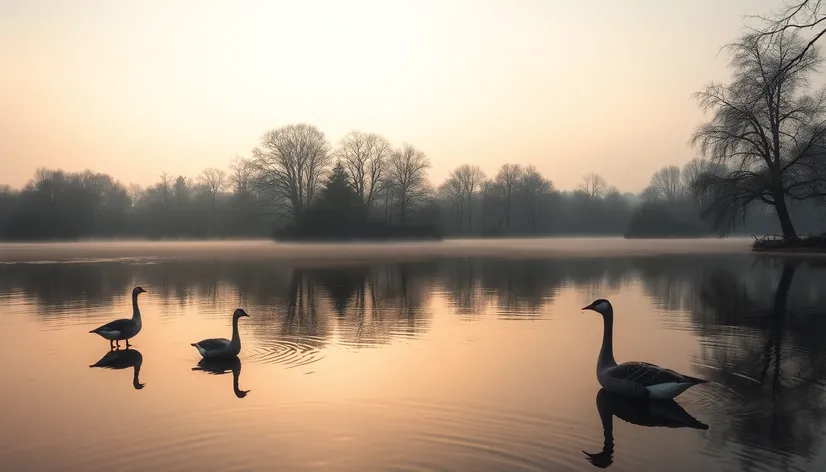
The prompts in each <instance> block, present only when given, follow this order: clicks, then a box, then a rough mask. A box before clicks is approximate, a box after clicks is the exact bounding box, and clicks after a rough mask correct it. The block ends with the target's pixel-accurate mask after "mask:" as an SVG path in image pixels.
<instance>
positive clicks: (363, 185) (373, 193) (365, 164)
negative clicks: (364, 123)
mask: <svg viewBox="0 0 826 472" xmlns="http://www.w3.org/2000/svg"><path fill="white" fill-rule="evenodd" d="M335 154H336V157H338V158H339V159H340V160H341V161H342V162H343V163H344V168H345V170H346V171H347V174H348V177H349V178H350V184H351V185H352V186H353V189H354V190H355V191H356V193H357V194H358V195H359V197H361V200H362V201H363V202H364V206H365V208H366V209H367V211H368V212H369V211H370V210H371V209H372V208H373V203H374V202H375V200H376V199H377V198H378V194H379V191H380V186H381V183H382V182H383V181H384V174H385V167H386V163H387V160H388V159H389V158H390V156H391V155H392V154H393V146H391V145H390V142H389V141H387V140H386V139H384V138H383V137H381V136H379V135H378V134H375V133H363V132H361V131H351V132H349V133H347V134H346V135H345V136H344V137H343V138H341V141H340V142H339V147H338V149H337V150H336V153H335Z"/></svg>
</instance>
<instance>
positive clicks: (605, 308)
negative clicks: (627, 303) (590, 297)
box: [582, 298, 614, 316]
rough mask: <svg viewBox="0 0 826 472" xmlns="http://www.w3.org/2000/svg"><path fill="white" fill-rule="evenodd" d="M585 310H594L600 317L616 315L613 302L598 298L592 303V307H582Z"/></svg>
mask: <svg viewBox="0 0 826 472" xmlns="http://www.w3.org/2000/svg"><path fill="white" fill-rule="evenodd" d="M582 309H583V310H592V311H595V312H597V313H599V314H600V315H603V316H605V315H611V314H613V313H614V308H613V307H612V306H611V302H609V301H608V300H606V299H604V298H598V299H596V300H594V301H593V302H591V304H590V305H588V306H585V307H582Z"/></svg>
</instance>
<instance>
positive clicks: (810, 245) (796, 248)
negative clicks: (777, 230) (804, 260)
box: [751, 234, 826, 254]
mask: <svg viewBox="0 0 826 472" xmlns="http://www.w3.org/2000/svg"><path fill="white" fill-rule="evenodd" d="M752 238H754V242H753V243H752V245H751V250H752V251H753V252H763V253H767V252H768V253H779V254H826V234H819V235H809V236H804V237H802V238H796V239H793V240H791V241H789V242H786V241H783V239H780V238H778V237H776V235H765V236H763V237H762V238H757V237H756V236H752Z"/></svg>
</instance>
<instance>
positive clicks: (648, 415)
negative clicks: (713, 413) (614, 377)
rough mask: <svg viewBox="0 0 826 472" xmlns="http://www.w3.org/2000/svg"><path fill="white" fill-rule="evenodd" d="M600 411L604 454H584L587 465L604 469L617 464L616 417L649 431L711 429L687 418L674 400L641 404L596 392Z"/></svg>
mask: <svg viewBox="0 0 826 472" xmlns="http://www.w3.org/2000/svg"><path fill="white" fill-rule="evenodd" d="M597 411H598V412H599V419H600V420H601V421H602V429H603V433H604V437H605V443H604V445H603V447H602V452H598V453H595V454H592V453H588V452H585V451H582V452H583V453H584V454H585V455H586V456H587V459H588V462H590V463H591V464H592V465H593V466H594V467H599V468H602V469H604V468H606V467H609V466H610V465H611V464H613V463H614V434H613V432H614V416H616V417H617V418H619V419H621V420H624V421H626V422H628V423H632V424H635V425H638V426H646V427H649V428H656V427H661V428H692V429H702V430H706V429H708V425H706V424H704V423H702V422H700V421H698V420H697V419H696V418H694V417H693V416H691V415H690V414H688V412H686V411H685V410H684V409H683V407H681V406H680V405H679V404H678V403H677V402H675V401H674V400H641V399H636V398H630V397H625V396H622V395H618V394H615V393H611V392H609V391H608V390H605V389H600V391H599V392H597Z"/></svg>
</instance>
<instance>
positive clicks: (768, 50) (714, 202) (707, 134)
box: [691, 33, 826, 240]
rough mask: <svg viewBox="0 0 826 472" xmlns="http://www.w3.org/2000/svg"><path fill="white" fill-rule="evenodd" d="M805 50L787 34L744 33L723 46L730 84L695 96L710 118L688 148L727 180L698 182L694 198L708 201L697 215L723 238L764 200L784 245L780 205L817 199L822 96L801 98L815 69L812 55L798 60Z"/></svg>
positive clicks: (824, 119)
mask: <svg viewBox="0 0 826 472" xmlns="http://www.w3.org/2000/svg"><path fill="white" fill-rule="evenodd" d="M805 47H806V46H805V45H804V44H802V42H801V40H800V39H799V38H798V37H797V36H796V35H795V34H793V33H778V34H777V35H775V36H771V37H767V36H763V35H761V34H757V33H750V34H746V35H744V36H743V37H741V38H740V39H739V40H738V41H736V42H734V43H732V44H730V45H728V46H727V49H728V50H729V52H730V53H731V67H732V69H734V74H733V80H732V83H731V84H729V85H722V84H714V83H712V84H710V85H708V86H707V87H706V88H705V90H703V91H701V92H698V93H696V94H695V96H696V98H697V99H698V102H699V104H700V106H701V107H702V108H703V109H705V110H711V111H712V113H713V116H712V119H711V120H710V121H709V122H707V123H704V124H703V125H701V126H700V127H699V128H698V129H697V130H696V131H695V133H694V134H693V136H692V138H691V143H692V144H693V145H695V146H698V147H699V148H700V150H701V151H702V153H703V154H704V155H705V156H707V157H708V158H709V159H710V160H711V161H712V162H715V163H718V164H725V165H726V166H727V167H729V168H730V169H731V172H730V173H729V174H727V175H725V176H718V175H714V174H710V173H706V174H704V175H703V176H702V177H701V178H699V179H698V181H697V183H696V191H699V192H702V193H704V194H706V195H709V198H708V200H707V205H706V206H705V208H704V211H703V215H704V216H705V217H708V218H710V219H712V222H713V223H714V225H715V227H717V228H718V230H720V231H721V233H724V232H726V231H728V230H730V229H731V228H733V227H734V226H735V225H736V224H737V222H738V221H739V220H740V219H741V218H742V217H744V216H745V214H746V211H747V209H748V208H749V206H750V205H751V203H752V202H755V201H762V202H764V203H766V204H768V205H770V206H773V207H774V209H775V210H776V214H777V217H778V219H779V221H780V226H781V228H782V231H783V236H784V239H786V240H789V239H793V238H795V237H796V236H797V234H796V232H795V229H794V225H793V223H792V220H791V217H790V215H789V211H788V208H787V203H786V199H787V198H792V199H797V200H803V199H807V198H811V197H812V196H816V195H818V193H819V192H820V193H822V192H821V190H822V189H823V185H822V182H823V175H822V173H821V172H819V169H821V168H822V166H823V164H822V163H823V159H824V149H826V93H824V92H823V91H820V92H819V93H817V94H815V95H806V94H803V93H802V89H803V88H804V87H806V86H807V85H808V81H807V79H808V76H809V75H810V74H811V73H812V72H814V71H816V70H817V67H818V65H819V64H820V62H821V61H820V56H819V55H818V53H817V50H816V49H815V48H808V52H806V53H805V55H804V56H803V57H802V59H800V60H796V59H795V58H796V57H797V56H798V55H799V54H800V53H801V51H802V50H803V49H804V48H805ZM789 61H795V62H794V64H793V65H791V66H790V62H789ZM824 195H826V193H824Z"/></svg>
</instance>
